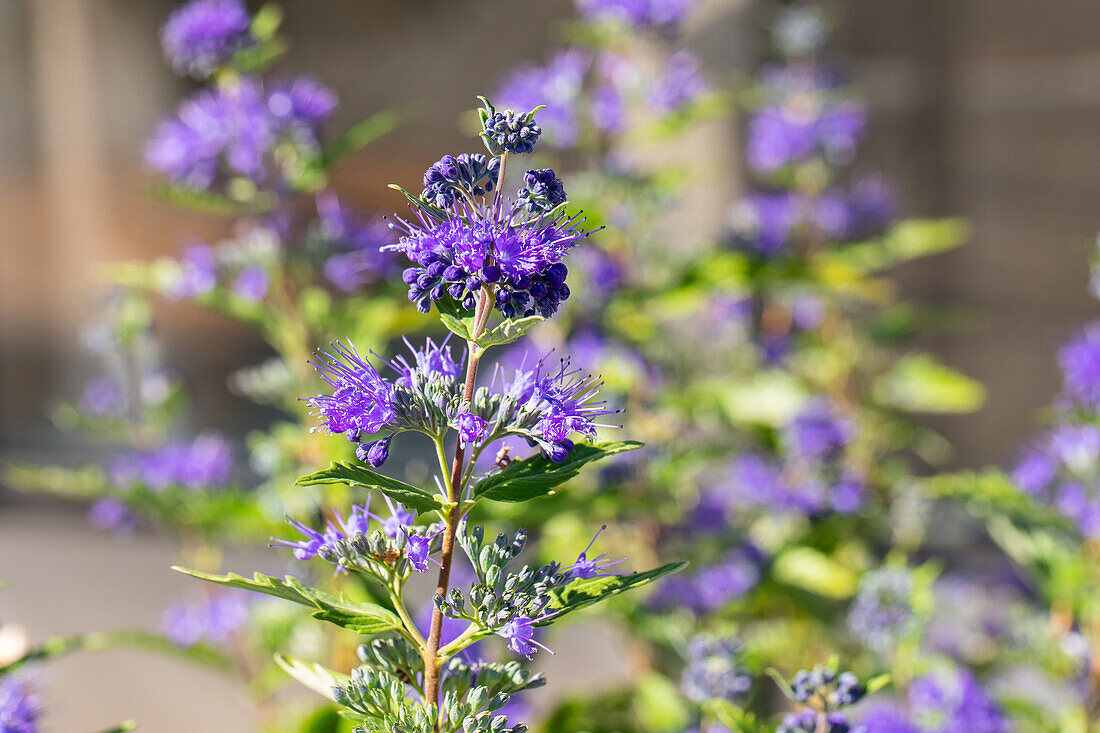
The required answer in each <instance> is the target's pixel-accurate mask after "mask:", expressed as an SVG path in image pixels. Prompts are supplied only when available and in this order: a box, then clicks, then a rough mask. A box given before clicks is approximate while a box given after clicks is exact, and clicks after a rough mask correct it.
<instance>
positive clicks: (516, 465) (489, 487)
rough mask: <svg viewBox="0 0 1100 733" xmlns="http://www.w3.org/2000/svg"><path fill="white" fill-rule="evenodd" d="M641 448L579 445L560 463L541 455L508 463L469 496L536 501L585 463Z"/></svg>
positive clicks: (627, 443) (615, 444) (623, 444)
mask: <svg viewBox="0 0 1100 733" xmlns="http://www.w3.org/2000/svg"><path fill="white" fill-rule="evenodd" d="M643 445H644V444H643V443H639V442H638V441H636V440H625V441H615V442H606V443H581V444H579V445H577V446H576V447H574V448H573V450H572V451H570V453H569V455H568V456H567V457H566V459H565V460H564V461H562V462H561V463H554V462H553V461H551V460H550V459H549V458H546V457H544V456H541V455H538V456H532V457H531V458H525V459H523V460H521V461H512V462H511V463H509V464H508V466H507V467H506V468H504V469H503V470H501V471H498V472H497V473H494V474H490V475H488V476H486V477H485V478H483V479H481V481H479V482H478V483H477V485H476V486H474V492H473V496H474V498H475V499H493V500H494V501H508V502H519V501H528V500H530V499H536V498H538V497H540V496H546V495H547V494H550V493H552V492H553V489H554V487H555V486H560V485H561V484H563V483H565V482H566V481H568V480H569V479H571V478H573V477H574V476H576V475H577V474H578V473H580V470H581V468H582V467H583V466H584V465H585V464H586V463H590V462H592V461H598V460H600V459H603V458H607V457H609V456H613V455H615V454H616V453H625V452H626V451H631V450H637V449H638V448H641V447H642V446H643Z"/></svg>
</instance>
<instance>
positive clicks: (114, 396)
mask: <svg viewBox="0 0 1100 733" xmlns="http://www.w3.org/2000/svg"><path fill="white" fill-rule="evenodd" d="M79 406H80V411H81V412H83V413H84V414H85V415H89V416H91V417H122V416H123V415H125V414H126V400H125V398H124V397H123V395H122V390H121V389H120V388H119V386H118V382H116V381H115V380H113V379H110V378H108V377H101V378H99V379H92V380H89V382H88V384H87V385H86V386H85V387H84V392H82V393H81V395H80V401H79Z"/></svg>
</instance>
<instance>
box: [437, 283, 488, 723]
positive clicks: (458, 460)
mask: <svg viewBox="0 0 1100 733" xmlns="http://www.w3.org/2000/svg"><path fill="white" fill-rule="evenodd" d="M492 303H493V300H492V294H491V292H490V288H489V286H488V285H486V286H485V287H484V288H482V290H481V296H480V297H479V298H478V302H477V309H476V310H475V311H474V328H473V333H472V334H471V339H476V338H477V337H478V336H480V335H481V333H482V332H483V331H484V330H485V324H486V323H487V322H488V320H489V313H490V311H491V310H492ZM468 348H469V352H470V353H469V357H468V358H467V360H466V387H465V389H464V390H463V393H462V403H463V404H464V405H466V404H469V403H470V402H471V401H472V400H473V398H474V382H475V380H476V379H477V366H478V362H479V361H480V360H481V352H480V351H479V350H478V348H477V347H476V346H475V345H474V344H473V343H472V342H471V343H469V347H468ZM465 461H466V446H464V445H463V444H462V440H461V439H460V440H458V441H457V443H456V444H455V458H454V463H453V465H452V468H451V483H450V496H449V497H447V498H448V500H449V501H450V503H451V508H450V510H449V511H448V512H447V523H446V527H445V529H444V530H443V551H442V553H441V554H440V556H439V577H438V579H437V581H436V588H435V592H436V594H438V595H440V596H443V597H444V598H445V597H446V596H447V589H448V587H449V585H450V582H451V563H452V557H453V555H454V547H455V533H456V532H457V530H458V520H459V519H461V517H460V516H459V504H460V503H461V499H462V489H463V486H462V473H463V468H464V465H465ZM442 636H443V612H442V611H440V610H439V608H433V609H432V624H431V626H430V627H429V629H428V641H427V644H426V645H425V647H424V654H423V658H424V702H425V703H435V704H438V703H439V661H440V660H439V643H440V640H441V637H442ZM437 730H438V727H437Z"/></svg>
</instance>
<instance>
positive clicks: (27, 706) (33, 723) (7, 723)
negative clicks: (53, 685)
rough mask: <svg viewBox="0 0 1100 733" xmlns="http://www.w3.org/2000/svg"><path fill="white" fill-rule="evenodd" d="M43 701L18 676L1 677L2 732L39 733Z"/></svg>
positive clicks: (0, 715)
mask: <svg viewBox="0 0 1100 733" xmlns="http://www.w3.org/2000/svg"><path fill="white" fill-rule="evenodd" d="M41 717H42V702H41V700H40V699H39V698H38V695H35V694H34V693H33V692H32V691H31V689H30V687H29V686H28V685H27V683H26V682H24V681H23V680H21V679H20V678H18V677H4V678H2V679H0V733H38V731H39V726H38V724H39V719H40V718H41Z"/></svg>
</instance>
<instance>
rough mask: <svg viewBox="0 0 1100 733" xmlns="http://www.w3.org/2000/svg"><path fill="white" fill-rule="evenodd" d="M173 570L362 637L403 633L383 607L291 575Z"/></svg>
mask: <svg viewBox="0 0 1100 733" xmlns="http://www.w3.org/2000/svg"><path fill="white" fill-rule="evenodd" d="M172 569H173V570H176V571H178V572H181V573H184V574H185V575H190V576H191V577H193V578H198V579H200V580H206V581H209V582H211V583H217V584H218V585H224V586H228V587H230V588H242V589H244V590H250V591H254V592H256V593H264V594H266V595H269V596H274V597H276V598H282V599H284V600H287V601H293V602H294V603H298V604H301V605H303V606H307V607H311V608H313V609H314V610H313V612H312V616H313V617H314V618H317V619H321V620H322V621H328V622H330V623H333V624H336V625H337V626H340V627H342V628H345V629H349V630H351V631H355V632H358V633H360V634H382V633H385V632H387V631H402V630H403V629H404V627H403V626H402V624H401V619H399V618H398V617H397V616H396V615H395V614H394V613H392V612H391V611H389V610H387V609H385V608H383V607H382V606H379V605H377V604H375V603H362V602H358V601H352V600H349V599H347V598H336V597H335V596H331V595H329V594H328V593H325V592H324V591H320V590H317V589H316V588H309V587H307V586H304V585H302V583H301V582H300V581H298V579H297V578H293V577H291V576H289V575H288V576H287V577H286V578H283V579H279V578H273V577H271V576H268V575H264V574H262V573H256V574H255V575H254V576H252V579H249V578H245V577H242V576H240V575H237V574H236V573H229V574H227V575H213V574H210V573H203V572H199V571H198V570H189V569H187V568H181V567H178V566H174V567H173V568H172Z"/></svg>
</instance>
